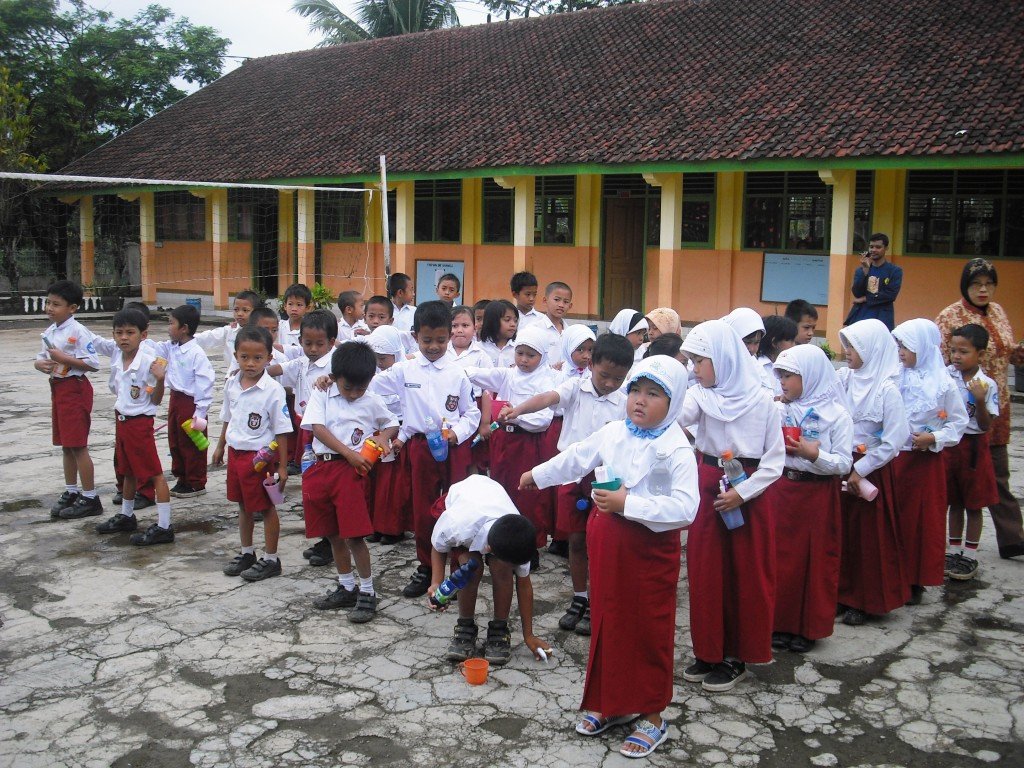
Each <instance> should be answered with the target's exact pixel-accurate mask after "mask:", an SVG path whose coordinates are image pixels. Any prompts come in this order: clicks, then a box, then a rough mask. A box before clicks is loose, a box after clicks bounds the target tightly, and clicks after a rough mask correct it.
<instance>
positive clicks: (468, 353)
mask: <svg viewBox="0 0 1024 768" xmlns="http://www.w3.org/2000/svg"><path fill="white" fill-rule="evenodd" d="M475 328H476V320H475V318H474V317H473V308H472V307H455V309H453V310H452V337H451V340H450V341H449V342H448V355H449V356H450V357H451V358H452V359H453V360H455V362H456V363H457V364H458V365H459V367H460V368H463V369H469V368H493V367H494V363H492V362H491V358H490V356H489V355H488V354H487V353H486V352H485V351H484V349H483V347H482V346H481V344H480V342H479V341H477V339H476V338H475V336H474V333H475ZM473 398H474V399H475V400H476V407H477V408H479V409H480V426H479V428H478V430H477V434H478V435H479V436H480V441H479V442H477V443H476V445H472V444H471V446H470V447H469V459H468V461H469V465H468V466H467V467H466V469H465V474H466V475H482V474H484V473H485V472H487V469H488V467H490V451H489V450H488V448H489V447H490V446H489V444H488V438H489V437H490V430H489V429H488V425H489V424H490V423H491V405H490V400H489V399H488V401H487V403H484V400H483V392H481V390H480V388H479V387H474V388H473ZM485 405H486V408H485V407H484V406H485Z"/></svg>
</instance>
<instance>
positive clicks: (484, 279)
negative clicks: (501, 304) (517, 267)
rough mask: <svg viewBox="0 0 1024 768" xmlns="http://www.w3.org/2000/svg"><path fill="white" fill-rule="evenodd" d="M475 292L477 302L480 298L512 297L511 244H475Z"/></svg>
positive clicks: (474, 296) (474, 300)
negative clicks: (510, 289) (509, 286)
mask: <svg viewBox="0 0 1024 768" xmlns="http://www.w3.org/2000/svg"><path fill="white" fill-rule="evenodd" d="M473 250H474V259H473V292H472V295H471V296H470V298H471V299H473V302H474V303H476V302H477V301H480V299H491V300H494V299H510V300H511V298H512V294H511V293H510V291H509V289H508V279H509V278H510V277H511V276H512V246H511V245H477V246H474V248H473Z"/></svg>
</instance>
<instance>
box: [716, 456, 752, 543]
mask: <svg viewBox="0 0 1024 768" xmlns="http://www.w3.org/2000/svg"><path fill="white" fill-rule="evenodd" d="M722 471H723V472H724V473H725V478H726V480H728V481H729V485H731V486H732V487H733V488H735V487H736V486H737V485H739V484H740V483H742V482H743V481H744V480H746V479H747V473H746V472H745V471H744V469H743V465H742V464H741V463H740V461H739V459H737V458H734V457H733V455H732V451H722ZM719 514H720V515H721V516H722V522H723V523H725V527H726V528H728V529H729V530H730V531H731V530H733V529H735V528H739V527H740V526H741V525H743V510H742V508H741V507H737V508H736V509H731V510H729V511H728V512H720V513H719Z"/></svg>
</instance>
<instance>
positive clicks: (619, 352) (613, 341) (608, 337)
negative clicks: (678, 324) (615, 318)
mask: <svg viewBox="0 0 1024 768" xmlns="http://www.w3.org/2000/svg"><path fill="white" fill-rule="evenodd" d="M666 335H669V334H666ZM633 354H634V353H633V345H632V344H630V343H629V339H627V338H626V337H625V336H619V334H617V333H602V334H601V335H600V336H598V337H597V341H595V342H594V351H593V352H591V353H590V364H591V365H597V364H598V363H601V362H609V363H611V364H612V365H618V366H620V367H622V368H629V367H630V366H632V365H633Z"/></svg>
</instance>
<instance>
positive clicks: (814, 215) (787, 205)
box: [684, 171, 832, 253]
mask: <svg viewBox="0 0 1024 768" xmlns="http://www.w3.org/2000/svg"><path fill="white" fill-rule="evenodd" d="M684 190H685V183H684ZM743 214H744V216H743V246H744V247H745V248H772V249H781V250H793V251H811V252H819V253H825V252H826V251H827V250H828V235H829V226H830V221H831V214H832V192H831V190H830V189H829V187H828V185H826V184H825V182H823V181H822V180H821V177H820V176H818V174H817V172H816V171H790V172H783V171H768V172H761V173H748V174H746V180H745V187H744V204H743Z"/></svg>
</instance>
